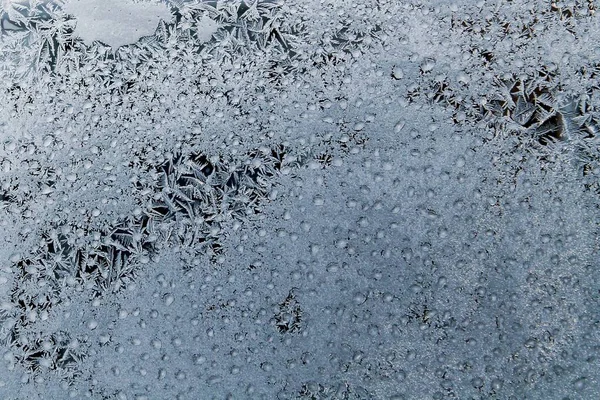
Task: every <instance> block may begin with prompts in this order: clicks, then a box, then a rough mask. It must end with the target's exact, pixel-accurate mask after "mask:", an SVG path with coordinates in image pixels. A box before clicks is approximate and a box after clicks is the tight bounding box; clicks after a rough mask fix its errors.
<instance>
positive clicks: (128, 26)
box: [64, 0, 171, 49]
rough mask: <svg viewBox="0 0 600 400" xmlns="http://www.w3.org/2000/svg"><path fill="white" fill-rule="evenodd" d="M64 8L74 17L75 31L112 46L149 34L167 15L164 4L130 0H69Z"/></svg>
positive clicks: (83, 36)
mask: <svg viewBox="0 0 600 400" xmlns="http://www.w3.org/2000/svg"><path fill="white" fill-rule="evenodd" d="M64 10H65V11H66V12H67V13H69V14H72V15H73V16H75V18H76V20H77V27H76V28H75V35H77V36H79V37H81V38H82V39H83V40H84V41H85V42H86V43H92V42H94V41H96V40H99V41H101V42H103V43H106V44H107V45H109V46H111V47H112V48H115V49H116V48H118V47H120V46H124V45H126V44H130V43H135V42H136V41H137V40H138V39H140V38H141V37H143V36H149V35H152V34H153V33H154V31H155V29H156V26H157V25H158V22H159V21H160V20H161V19H163V20H167V21H168V20H170V19H171V13H170V11H169V8H168V7H167V6H166V5H165V4H162V3H154V2H143V3H134V2H133V1H131V0H70V1H68V2H67V3H66V4H65V6H64Z"/></svg>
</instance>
